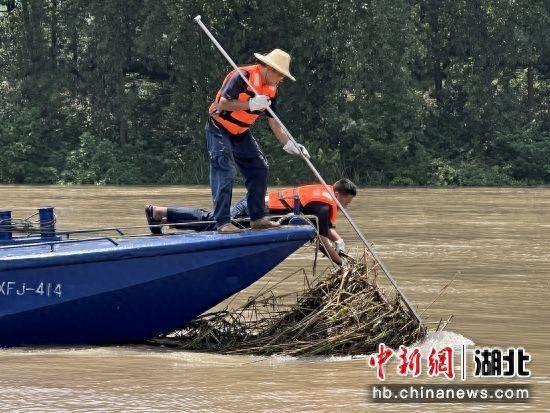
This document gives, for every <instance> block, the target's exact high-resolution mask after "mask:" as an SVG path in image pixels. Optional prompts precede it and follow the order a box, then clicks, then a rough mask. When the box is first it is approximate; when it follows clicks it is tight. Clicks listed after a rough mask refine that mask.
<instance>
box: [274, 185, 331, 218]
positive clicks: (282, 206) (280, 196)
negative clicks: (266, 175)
mask: <svg viewBox="0 0 550 413" xmlns="http://www.w3.org/2000/svg"><path fill="white" fill-rule="evenodd" d="M329 188H330V193H329V192H328V191H327V190H326V189H325V187H324V186H323V185H320V184H319V185H304V186H300V187H298V188H288V189H282V190H280V191H272V192H270V193H269V195H268V200H267V206H268V208H269V209H270V210H271V209H273V210H288V209H293V208H294V197H295V196H297V197H298V199H299V201H300V205H301V206H302V208H304V207H305V206H307V204H309V203H310V202H315V201H318V202H323V203H325V204H327V205H328V206H329V207H330V222H331V223H332V224H334V223H335V222H336V218H337V217H338V204H336V201H335V200H334V199H333V198H332V196H331V194H333V195H334V190H333V189H332V186H329Z"/></svg>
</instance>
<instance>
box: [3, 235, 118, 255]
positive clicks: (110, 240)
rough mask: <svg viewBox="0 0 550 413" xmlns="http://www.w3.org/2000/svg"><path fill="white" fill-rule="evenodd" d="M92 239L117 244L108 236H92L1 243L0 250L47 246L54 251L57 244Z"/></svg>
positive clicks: (89, 240) (75, 242)
mask: <svg viewBox="0 0 550 413" xmlns="http://www.w3.org/2000/svg"><path fill="white" fill-rule="evenodd" d="M92 241H109V242H110V243H111V244H113V245H114V246H118V245H119V243H118V242H116V241H115V240H114V239H112V238H110V237H94V238H81V239H69V240H57V241H43V242H36V243H30V244H17V245H3V246H0V250H9V249H16V248H17V249H20V248H30V247H43V246H49V247H50V252H54V251H55V247H56V246H57V245H67V244H78V243H84V242H92Z"/></svg>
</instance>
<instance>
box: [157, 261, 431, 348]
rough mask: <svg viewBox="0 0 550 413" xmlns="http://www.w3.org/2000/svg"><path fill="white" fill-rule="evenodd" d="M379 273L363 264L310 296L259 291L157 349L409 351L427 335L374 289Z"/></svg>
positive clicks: (336, 273) (309, 290)
mask: <svg viewBox="0 0 550 413" xmlns="http://www.w3.org/2000/svg"><path fill="white" fill-rule="evenodd" d="M378 271H379V269H378V266H377V265H376V263H375V262H374V261H373V259H372V257H371V256H370V255H369V254H368V253H365V254H364V255H363V257H362V258H361V259H360V260H358V261H356V262H353V263H350V264H349V265H347V266H345V267H344V268H342V269H334V270H332V271H331V272H330V273H328V275H327V276H326V277H324V278H322V277H317V278H316V279H315V281H314V282H313V283H311V284H310V283H309V281H308V279H307V276H305V280H306V283H305V287H304V291H302V292H300V293H294V295H292V296H293V297H294V300H293V302H292V303H290V304H289V303H288V300H289V298H290V296H291V295H289V294H283V295H277V294H275V293H274V292H273V287H272V288H271V289H269V290H265V291H260V293H259V294H258V295H256V296H255V297H252V298H250V299H249V300H248V302H247V303H246V304H245V305H243V306H242V307H240V308H238V309H235V310H231V311H230V310H228V309H227V308H226V309H225V310H223V311H218V312H214V313H209V314H204V315H202V316H201V317H199V318H197V319H195V320H194V321H192V322H190V323H188V324H186V325H185V326H184V328H182V329H181V330H180V331H177V332H176V333H173V334H172V335H171V337H169V338H164V339H158V340H156V342H157V343H162V344H166V345H172V346H177V347H178V348H182V349H186V350H201V351H215V352H221V353H232V354H255V355H272V354H281V355H293V356H310V355H358V354H368V353H371V352H374V351H375V349H376V347H377V345H378V343H382V342H383V343H386V345H389V346H391V347H394V348H396V347H398V346H399V345H400V344H404V345H407V344H411V343H413V342H415V341H417V340H419V339H421V338H422V337H423V336H424V335H425V334H426V329H425V327H424V326H423V325H421V324H419V323H418V322H417V321H416V319H415V318H413V317H411V316H410V314H409V312H408V311H407V310H406V307H404V306H403V305H402V303H401V301H400V300H399V298H398V297H396V298H393V299H388V298H387V297H386V295H385V293H384V291H383V290H382V289H381V288H380V287H378V285H377V282H376V277H377V272H378Z"/></svg>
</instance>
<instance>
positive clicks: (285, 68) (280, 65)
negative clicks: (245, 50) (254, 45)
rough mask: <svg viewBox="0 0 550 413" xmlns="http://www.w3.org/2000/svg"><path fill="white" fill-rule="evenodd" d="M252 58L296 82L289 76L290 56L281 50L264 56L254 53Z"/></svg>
mask: <svg viewBox="0 0 550 413" xmlns="http://www.w3.org/2000/svg"><path fill="white" fill-rule="evenodd" d="M254 56H255V57H256V59H258V60H259V61H261V62H263V63H265V64H266V65H268V66H271V67H272V68H273V69H275V70H276V71H277V72H279V73H282V74H283V75H285V76H286V77H288V78H289V79H291V80H293V81H294V82H296V79H295V78H294V76H292V75H291V74H290V71H289V69H290V55H289V54H288V53H287V52H285V51H283V50H281V49H275V50H272V51H271V52H269V53H268V54H266V55H263V54H260V53H254Z"/></svg>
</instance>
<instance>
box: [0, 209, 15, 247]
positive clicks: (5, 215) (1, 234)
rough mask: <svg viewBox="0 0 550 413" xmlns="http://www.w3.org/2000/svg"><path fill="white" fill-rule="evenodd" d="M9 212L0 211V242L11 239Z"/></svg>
mask: <svg viewBox="0 0 550 413" xmlns="http://www.w3.org/2000/svg"><path fill="white" fill-rule="evenodd" d="M10 224H11V211H0V240H1V241H4V240H10V239H11V238H12V232H11V231H10V229H11V225H10Z"/></svg>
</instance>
